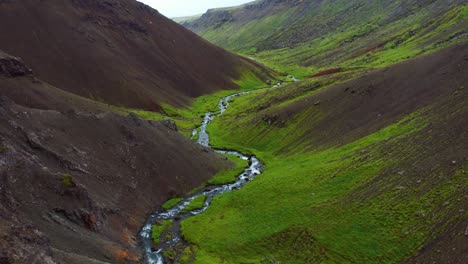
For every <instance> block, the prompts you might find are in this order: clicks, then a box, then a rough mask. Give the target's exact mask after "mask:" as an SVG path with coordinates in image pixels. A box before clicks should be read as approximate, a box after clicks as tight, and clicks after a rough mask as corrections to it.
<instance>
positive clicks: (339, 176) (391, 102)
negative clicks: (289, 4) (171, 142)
mask: <svg viewBox="0 0 468 264" xmlns="http://www.w3.org/2000/svg"><path fill="white" fill-rule="evenodd" d="M466 56H468V44H466V43H465V44H459V45H456V46H453V47H451V48H448V49H444V50H442V51H439V52H436V53H434V54H431V55H426V56H422V57H418V58H416V59H412V60H408V61H405V62H403V63H400V64H397V65H394V66H391V67H388V68H383V69H380V70H371V69H370V70H363V71H361V72H359V74H355V73H354V74H347V73H342V74H337V75H327V76H322V77H314V78H308V79H305V80H303V81H301V82H299V83H293V84H289V85H286V86H283V87H279V88H274V89H269V90H265V91H256V92H254V93H251V94H249V95H245V96H242V97H237V98H235V99H234V100H233V102H232V105H231V106H230V108H229V109H228V110H227V111H226V112H225V113H224V114H223V115H222V116H221V117H219V118H218V119H216V120H215V121H214V122H213V123H212V124H211V125H210V126H209V127H208V132H209V133H210V136H211V138H212V144H213V146H214V147H216V148H228V149H236V150H240V151H242V152H244V153H254V154H255V155H257V156H258V157H259V158H260V159H261V160H262V161H263V162H264V163H265V165H266V166H265V172H264V174H262V175H261V176H260V177H259V178H257V179H256V180H254V181H253V182H252V183H250V184H249V185H247V186H246V187H245V188H244V189H242V190H239V191H235V192H232V193H227V194H224V195H222V196H220V197H217V198H215V199H214V200H213V202H212V206H211V207H210V208H209V209H208V210H207V211H206V212H204V213H203V214H200V215H197V216H195V217H193V218H189V219H187V220H185V221H183V222H182V233H183V236H184V239H186V241H187V242H189V243H190V244H191V246H189V247H188V249H189V250H190V252H193V254H194V257H195V259H194V261H195V263H203V264H206V263H294V264H297V263H400V262H407V263H432V262H437V263H466V262H467V261H468V255H467V253H466V252H468V243H467V239H468V237H467V235H466V228H467V225H468V212H467V211H466V210H467V208H466V204H468V189H467V186H468V178H467V176H466V169H467V167H466V166H467V156H466V154H467V153H468V146H467V144H466V142H467V140H466V133H467V127H468V123H467V120H468V118H467V116H468V112H467V111H468V108H467V105H466V88H465V84H466V83H468V79H467V78H468V76H467V74H466V69H467V66H468V65H467V63H468V61H467V57H466ZM180 263H185V262H180Z"/></svg>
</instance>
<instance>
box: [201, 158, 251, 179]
mask: <svg viewBox="0 0 468 264" xmlns="http://www.w3.org/2000/svg"><path fill="white" fill-rule="evenodd" d="M226 157H227V158H228V159H229V160H230V161H232V162H234V163H235V166H234V168H232V169H228V170H223V171H220V172H218V173H217V174H216V175H215V176H214V177H213V178H212V179H210V180H209V181H208V184H212V185H222V184H227V183H232V182H235V181H236V178H237V177H238V176H239V175H240V174H241V173H242V172H244V170H245V168H246V167H247V161H245V160H243V159H241V158H239V157H237V156H235V155H226Z"/></svg>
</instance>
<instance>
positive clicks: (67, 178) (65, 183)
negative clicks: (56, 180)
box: [62, 174, 75, 188]
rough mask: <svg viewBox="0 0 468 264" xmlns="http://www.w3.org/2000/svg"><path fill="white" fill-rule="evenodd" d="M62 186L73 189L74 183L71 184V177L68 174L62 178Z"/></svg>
mask: <svg viewBox="0 0 468 264" xmlns="http://www.w3.org/2000/svg"><path fill="white" fill-rule="evenodd" d="M62 184H63V186H65V187H66V188H72V187H75V183H74V182H73V177H72V176H71V175H70V174H64V175H63V176H62Z"/></svg>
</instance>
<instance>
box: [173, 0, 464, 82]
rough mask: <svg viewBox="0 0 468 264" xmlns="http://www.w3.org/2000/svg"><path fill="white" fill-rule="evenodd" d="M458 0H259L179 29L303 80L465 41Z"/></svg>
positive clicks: (213, 12)
mask: <svg viewBox="0 0 468 264" xmlns="http://www.w3.org/2000/svg"><path fill="white" fill-rule="evenodd" d="M467 18H468V7H467V4H466V1H459V0H430V1H428V0H423V1H421V0H409V1H391V0H376V1H360V0H351V1H349V0H337V1H319V0H284V1H278V0H259V1H255V2H252V3H249V4H246V5H242V6H239V7H233V8H227V9H211V10H208V11H207V12H206V13H205V14H203V15H202V16H201V17H200V18H199V19H197V20H193V21H188V22H184V23H182V24H183V25H184V26H185V27H187V28H189V29H190V30H192V31H194V32H196V33H197V34H199V35H200V36H202V37H204V38H205V39H207V40H209V41H211V42H213V43H215V44H217V45H220V46H222V47H224V48H226V49H229V50H231V51H235V52H238V53H242V54H245V55H248V56H252V57H255V58H256V59H257V60H259V61H262V62H265V63H266V64H267V65H269V66H273V67H276V68H277V69H280V70H284V71H288V72H291V73H295V74H296V75H298V76H307V75H310V74H311V73H314V72H320V70H322V69H326V68H329V67H346V68H354V67H369V66H382V65H388V64H393V63H396V62H398V61H401V60H405V59H407V58H409V57H414V56H416V55H419V54H423V53H429V52H431V51H432V50H435V49H439V48H441V47H444V46H446V45H450V43H453V42H456V41H459V40H460V39H467V37H468V33H467V31H466V28H467V27H468V22H467Z"/></svg>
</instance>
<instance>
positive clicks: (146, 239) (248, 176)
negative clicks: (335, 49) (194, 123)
mask: <svg viewBox="0 0 468 264" xmlns="http://www.w3.org/2000/svg"><path fill="white" fill-rule="evenodd" d="M293 81H297V79H296V78H293ZM280 85H281V83H278V84H276V85H275V86H274V87H278V86H280ZM254 91H258V90H253V91H246V92H241V93H236V94H233V95H230V96H227V97H224V98H222V99H221V100H220V101H219V103H218V108H219V110H220V113H219V114H218V115H215V114H213V113H211V112H207V113H206V114H205V117H204V118H203V123H202V125H201V126H200V128H198V129H196V130H194V132H193V136H196V135H197V134H198V136H199V137H198V140H197V142H198V144H200V145H202V146H205V147H210V137H209V135H208V133H207V131H206V128H207V126H208V125H209V124H210V123H211V122H212V121H213V120H214V119H215V118H216V117H217V116H220V115H222V114H223V113H224V112H225V111H226V110H227V108H228V107H229V101H230V100H231V99H232V98H234V97H239V96H242V95H246V94H249V93H252V92H254ZM214 151H216V152H217V153H220V154H229V155H235V156H237V157H239V158H241V159H243V160H245V161H248V164H249V167H248V168H246V169H245V170H244V172H243V173H242V174H240V175H239V176H238V177H237V179H236V181H235V182H233V183H229V184H224V185H215V186H213V185H212V186H207V187H206V188H205V189H203V190H202V191H199V192H196V193H195V194H193V195H192V196H190V197H188V198H186V199H185V200H183V201H182V202H180V203H179V204H177V205H176V206H174V207H173V208H171V209H169V210H167V211H158V212H156V213H154V214H152V215H151V216H150V217H149V218H148V220H147V221H146V224H145V226H144V227H143V229H142V230H141V232H140V237H141V240H142V244H143V248H144V251H145V257H146V263H148V264H164V263H165V261H164V257H163V252H164V251H165V250H166V249H168V248H170V247H173V246H175V245H177V244H178V243H179V242H182V238H181V231H180V223H181V222H182V221H183V220H185V219H187V218H190V217H192V216H195V215H198V214H201V213H203V212H204V211H206V210H207V209H208V207H209V206H210V204H211V201H212V200H213V198H215V197H216V196H219V195H221V194H223V193H227V192H231V191H234V190H238V189H241V188H242V187H244V186H245V185H246V184H247V183H248V182H249V181H251V180H253V179H254V178H255V177H256V176H257V175H260V174H261V173H262V172H263V164H262V163H261V162H260V161H259V160H258V159H257V157H255V156H246V155H244V154H242V153H240V152H237V151H234V150H228V151H226V150H217V149H214ZM199 196H206V200H205V205H204V207H203V208H201V209H196V210H193V211H189V212H186V213H185V212H184V213H182V211H183V210H184V209H185V208H186V207H187V206H188V205H189V204H190V203H191V202H192V201H193V200H194V199H196V198H197V197H199ZM164 220H170V221H172V222H173V223H175V224H174V225H173V226H174V227H173V230H172V239H171V240H169V241H164V243H162V244H160V245H158V247H157V248H156V249H154V248H153V241H152V238H151V233H152V230H151V229H152V226H153V225H154V224H155V223H158V222H160V221H164Z"/></svg>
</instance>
